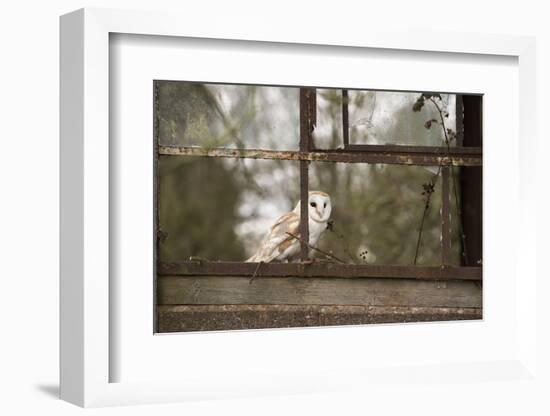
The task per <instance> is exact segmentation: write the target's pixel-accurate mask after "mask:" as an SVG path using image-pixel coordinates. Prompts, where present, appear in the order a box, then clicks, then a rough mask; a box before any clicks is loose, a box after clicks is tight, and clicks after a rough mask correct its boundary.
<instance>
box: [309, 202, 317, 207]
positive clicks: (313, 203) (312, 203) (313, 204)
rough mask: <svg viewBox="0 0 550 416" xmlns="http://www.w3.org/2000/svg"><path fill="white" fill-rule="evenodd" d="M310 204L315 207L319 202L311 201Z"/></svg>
mask: <svg viewBox="0 0 550 416" xmlns="http://www.w3.org/2000/svg"><path fill="white" fill-rule="evenodd" d="M309 205H311V206H312V207H313V208H315V207H316V206H317V204H316V203H315V202H310V203H309Z"/></svg>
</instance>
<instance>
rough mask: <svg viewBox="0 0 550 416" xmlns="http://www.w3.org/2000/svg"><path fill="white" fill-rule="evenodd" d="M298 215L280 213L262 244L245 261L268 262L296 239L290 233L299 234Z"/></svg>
mask: <svg viewBox="0 0 550 416" xmlns="http://www.w3.org/2000/svg"><path fill="white" fill-rule="evenodd" d="M299 227H300V216H299V215H297V214H295V213H294V212H289V213H287V214H284V215H282V216H281V217H279V218H278V219H277V221H275V224H273V225H272V226H271V228H270V230H269V232H268V233H267V235H266V236H265V238H264V240H263V241H262V245H261V246H260V248H259V249H258V251H257V252H256V254H254V255H253V256H252V257H250V258H249V259H248V260H247V262H261V261H262V262H264V263H269V262H270V261H272V260H273V259H275V258H277V257H278V256H279V255H280V254H282V253H284V251H285V250H286V249H287V248H288V247H290V246H291V245H292V244H293V243H296V244H297V241H296V239H295V238H294V237H292V236H290V235H289V234H288V233H290V234H294V235H295V236H298V237H299V236H300V235H299Z"/></svg>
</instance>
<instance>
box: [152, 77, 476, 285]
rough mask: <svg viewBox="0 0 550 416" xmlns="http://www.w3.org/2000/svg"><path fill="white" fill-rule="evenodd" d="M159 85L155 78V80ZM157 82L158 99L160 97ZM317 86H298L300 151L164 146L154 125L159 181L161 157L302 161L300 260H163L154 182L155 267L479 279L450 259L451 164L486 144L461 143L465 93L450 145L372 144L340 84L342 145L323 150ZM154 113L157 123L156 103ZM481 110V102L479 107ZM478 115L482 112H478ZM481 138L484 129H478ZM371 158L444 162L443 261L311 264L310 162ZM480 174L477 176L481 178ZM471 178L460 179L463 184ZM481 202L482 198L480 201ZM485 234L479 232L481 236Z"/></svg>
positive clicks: (468, 160)
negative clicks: (354, 139)
mask: <svg viewBox="0 0 550 416" xmlns="http://www.w3.org/2000/svg"><path fill="white" fill-rule="evenodd" d="M155 85H156V83H155ZM156 89H157V87H156V86H155V97H156V98H155V99H156V100H158V96H157V91H156ZM316 97H317V94H316V89H315V88H300V140H299V150H298V151H278V150H264V149H227V148H208V149H207V148H202V147H198V146H166V145H164V146H163V145H160V143H159V141H158V128H157V127H155V148H156V151H155V154H156V160H155V174H156V175H157V177H156V180H155V182H156V183H158V157H159V156H160V155H163V156H201V157H224V158H250V159H276V160H291V161H292V160H294V161H299V162H300V201H301V212H300V226H299V229H300V245H301V250H300V257H301V263H261V271H260V270H259V265H260V263H258V264H255V263H245V262H210V261H208V262H206V261H187V262H181V263H168V262H160V260H159V259H158V246H159V240H160V238H161V236H160V232H159V227H158V224H159V218H158V206H157V204H158V195H157V192H158V187H157V186H156V185H155V199H156V208H157V209H156V211H157V212H156V214H155V217H156V218H155V233H156V241H157V244H156V251H157V253H155V257H156V259H157V261H156V263H157V267H156V272H157V275H159V276H169V275H189V276H253V277H254V278H256V277H332V278H368V277H373V278H390V279H391V278H408V279H421V280H477V281H481V279H482V268H481V265H472V264H469V263H468V262H463V265H461V266H451V265H450V264H449V257H450V248H451V226H450V215H451V210H450V177H451V175H450V171H451V168H452V167H459V168H461V167H481V166H482V148H481V147H477V146H468V147H462V146H461V145H462V144H463V140H464V126H463V124H462V112H463V108H464V107H463V97H462V96H461V95H457V146H456V147H452V148H447V147H436V146H410V145H371V144H350V143H349V111H348V99H347V98H348V90H347V89H343V90H342V97H343V100H342V121H343V123H342V124H343V132H342V133H343V136H342V137H343V148H340V149H334V150H332V149H331V150H325V149H317V148H315V144H314V142H313V137H312V132H313V130H314V127H315V124H316V117H317V103H316V99H317V98H316ZM155 111H156V112H157V114H156V116H155V125H156V126H157V123H158V120H157V117H158V108H156V109H155ZM479 111H481V108H479ZM479 116H480V115H479ZM479 135H480V137H479V139H481V131H480V132H479ZM312 161H314V162H326V163H338V162H340V163H367V164H396V165H409V166H411V165H412V166H441V178H442V192H441V193H442V205H441V264H440V265H439V266H417V265H368V264H363V265H356V264H339V263H323V264H309V263H307V262H306V260H307V258H308V252H309V247H308V244H307V241H308V240H309V228H308V221H307V218H308V208H307V207H308V203H307V202H308V195H309V194H308V192H309V163H310V162H312ZM474 176H475V175H474ZM478 179H480V178H474V181H475V180H478ZM467 182H468V181H461V184H465V183H467ZM479 203H480V204H481V201H479ZM479 238H481V236H479Z"/></svg>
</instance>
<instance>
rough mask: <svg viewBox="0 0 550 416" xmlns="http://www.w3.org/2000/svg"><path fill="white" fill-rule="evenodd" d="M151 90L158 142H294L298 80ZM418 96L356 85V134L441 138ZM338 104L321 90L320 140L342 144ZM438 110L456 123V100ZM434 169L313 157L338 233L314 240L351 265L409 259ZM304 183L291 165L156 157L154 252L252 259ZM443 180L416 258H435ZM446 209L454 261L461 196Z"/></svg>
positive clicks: (385, 139) (372, 139)
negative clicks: (293, 84)
mask: <svg viewBox="0 0 550 416" xmlns="http://www.w3.org/2000/svg"><path fill="white" fill-rule="evenodd" d="M156 88H157V100H158V101H157V105H156V107H155V108H156V117H157V121H158V140H159V143H160V144H161V145H184V146H202V147H208V148H210V147H227V148H263V149H270V150H297V149H298V143H299V89H298V88H287V87H261V86H248V85H221V84H198V83H190V82H181V81H156ZM419 95H420V93H402V92H381V91H350V92H349V119H350V142H352V143H361V144H415V145H437V146H441V145H444V141H443V134H442V131H441V129H440V128H439V127H438V126H434V127H432V128H431V129H426V128H425V127H424V123H425V122H426V121H427V120H429V119H432V118H437V117H438V115H437V112H436V111H435V109H434V108H433V107H432V106H430V105H425V106H424V108H423V109H422V111H420V112H413V111H412V106H413V104H414V102H415V101H416V99H417V98H418V96H419ZM341 103H342V95H341V90H337V89H318V90H317V125H316V128H315V131H314V140H315V144H316V146H317V147H319V148H327V149H335V148H338V147H341V146H342V117H341ZM442 106H443V107H444V110H445V111H446V112H448V113H449V117H448V119H447V120H446V125H447V127H449V128H452V129H455V124H456V123H455V119H454V114H455V97H454V96H453V95H442ZM453 145H454V143H453ZM435 170H436V168H435V167H434V168H431V167H430V168H425V167H417V166H400V165H399V166H398V165H366V164H343V163H323V162H315V163H311V164H310V177H309V180H310V189H311V190H322V191H324V192H326V193H328V194H329V195H330V196H331V199H332V205H333V212H332V216H331V218H332V220H333V221H334V232H330V231H327V232H325V233H324V235H323V236H322V238H321V240H320V242H319V243H318V246H319V247H320V248H322V249H324V250H326V251H330V252H332V253H334V254H335V255H336V256H338V257H340V258H341V259H343V260H345V261H348V262H350V263H356V264H364V263H368V264H412V263H413V260H414V255H415V249H416V241H417V237H418V229H419V226H420V221H421V218H422V213H423V211H424V201H425V196H424V195H422V191H423V188H422V185H423V184H424V183H426V182H428V181H429V180H430V179H431V178H432V176H433V172H435ZM457 174H458V171H457ZM299 185H300V183H299V165H298V163H297V162H293V161H281V160H252V159H225V158H223V159H222V158H201V157H173V156H160V158H159V180H158V189H159V223H160V230H161V232H162V236H163V238H162V239H161V243H160V251H159V259H160V260H161V261H186V260H188V259H189V258H190V257H191V256H194V257H200V258H204V259H208V260H213V261H215V260H225V261H243V260H245V259H246V258H248V257H249V256H250V255H252V254H253V253H254V252H255V250H256V249H257V247H258V244H259V243H260V241H261V240H262V238H263V237H264V235H265V233H266V232H267V230H268V228H269V226H270V225H271V224H272V223H273V221H274V220H275V219H276V218H277V217H278V216H280V215H282V214H284V213H285V212H288V211H290V210H292V209H293V208H294V206H295V205H296V203H297V201H298V199H299ZM440 186H441V183H440V180H438V182H437V184H436V188H435V193H434V194H433V196H432V199H431V207H430V210H429V212H428V216H427V218H426V221H425V225H424V230H423V239H422V246H421V250H420V255H419V258H418V262H417V264H424V265H438V264H440V234H441V227H440V208H441V188H440ZM451 194H453V192H451ZM451 207H452V212H451V218H452V223H451V225H452V233H451V235H452V253H451V254H452V256H451V257H452V263H453V264H459V250H460V243H459V239H458V221H457V216H456V211H455V202H454V200H453V201H451ZM365 251H366V252H367V254H366V255H365Z"/></svg>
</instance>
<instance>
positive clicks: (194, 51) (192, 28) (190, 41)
mask: <svg viewBox="0 0 550 416" xmlns="http://www.w3.org/2000/svg"><path fill="white" fill-rule="evenodd" d="M179 22H180V20H179V17H178V16H173V15H168V14H162V13H158V14H157V13H142V12H122V11H112V10H96V9H92V10H90V9H85V10H79V11H76V12H74V13H71V14H69V15H66V16H63V17H62V18H61V84H62V85H61V113H62V119H61V209H62V212H61V251H62V260H61V396H62V398H63V399H65V400H68V401H70V402H73V403H76V404H78V405H81V406H104V405H114V404H137V403H154V402H164V401H184V400H192V399H194V398H209V397H210V398H223V397H227V398H229V397H243V396H244V397H247V396H251V397H252V396H257V395H271V394H285V393H292V394H297V393H310V392H316V393H319V392H324V391H338V390H342V389H344V390H346V389H355V388H362V387H363V388H364V387H365V386H369V388H372V389H379V388H381V387H380V380H389V379H392V380H395V383H396V388H403V389H406V388H407V385H408V384H411V383H418V382H420V383H426V384H427V385H428V384H429V383H433V381H434V380H436V381H437V382H443V383H446V382H455V381H456V380H463V381H464V382H467V383H470V384H476V383H480V382H481V381H487V380H488V381H494V382H499V381H503V380H505V381H509V382H518V383H519V382H523V381H525V380H531V381H530V382H532V383H537V379H536V378H535V376H534V371H535V369H536V362H535V361H534V357H535V354H534V351H535V347H536V337H535V335H536V327H535V323H534V322H535V319H534V317H535V316H536V304H535V303H534V302H532V299H533V296H534V295H533V293H534V290H535V281H536V272H535V270H534V261H533V256H534V250H531V249H530V248H532V247H533V245H534V238H533V235H532V234H533V232H534V231H533V230H535V229H536V226H535V224H534V221H535V219H534V218H533V216H532V215H530V214H529V213H530V212H531V208H532V206H531V205H530V204H533V203H534V202H533V199H532V198H531V197H530V196H531V195H532V192H534V191H533V187H532V184H531V182H530V180H529V177H530V176H529V172H530V171H531V170H532V169H533V166H534V165H533V161H534V153H533V150H532V147H530V143H532V142H533V141H534V140H535V137H534V130H533V129H534V127H533V125H534V123H533V120H532V119H531V118H532V117H533V114H534V112H527V111H525V110H524V107H525V106H524V105H523V104H524V103H527V102H529V103H531V104H530V107H531V108H532V105H533V104H532V103H533V102H534V99H533V97H534V94H535V80H534V76H533V72H534V41H533V39H530V38H521V37H512V36H489V35H480V34H476V35H474V34H448V33H441V34H438V36H427V35H426V34H425V33H421V32H418V33H414V32H413V33H412V34H411V33H409V34H408V35H407V36H406V37H405V36H402V34H401V35H400V36H398V34H395V33H392V34H390V33H384V32H379V31H376V30H372V31H365V32H364V33H361V36H360V37H356V34H354V33H352V32H339V33H330V34H329V35H327V33H326V32H324V31H321V30H320V29H319V30H317V31H315V30H313V31H311V32H308V34H307V36H308V37H307V38H304V37H303V36H302V34H299V33H298V32H293V31H289V32H285V33H282V32H281V31H280V30H277V29H276V28H270V27H269V26H267V27H266V28H265V29H264V31H258V30H257V29H256V31H254V30H253V29H252V28H251V32H250V33H249V34H248V35H247V36H246V37H243V36H236V35H233V34H232V33H233V32H232V31H231V30H230V29H231V28H230V27H229V26H228V25H224V24H220V25H217V26H216V27H215V28H208V29H207V28H205V27H204V26H201V25H199V24H198V23H196V24H194V23H193V22H189V25H185V26H182V25H181V24H180V23H179ZM327 36H329V38H328V39H327ZM502 120H506V123H502ZM518 149H519V152H518ZM504 225H505V226H504ZM504 236H505V238H504ZM510 241H517V245H516V246H515V247H514V248H513V249H512V248H511V247H510ZM504 253H505V254H504ZM503 256H504V257H505V258H506V261H504V259H503ZM518 288H519V289H520V290H518ZM386 324H391V325H386ZM412 369H414V370H412ZM466 374H467V376H466ZM373 375H376V377H374V376H373ZM387 382H388V381H385V382H383V383H382V384H384V383H387ZM397 385H398V386H397ZM361 386H362V387H361Z"/></svg>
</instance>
